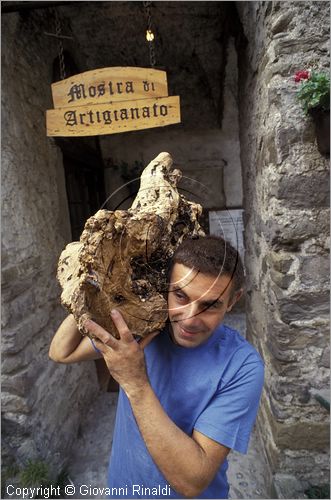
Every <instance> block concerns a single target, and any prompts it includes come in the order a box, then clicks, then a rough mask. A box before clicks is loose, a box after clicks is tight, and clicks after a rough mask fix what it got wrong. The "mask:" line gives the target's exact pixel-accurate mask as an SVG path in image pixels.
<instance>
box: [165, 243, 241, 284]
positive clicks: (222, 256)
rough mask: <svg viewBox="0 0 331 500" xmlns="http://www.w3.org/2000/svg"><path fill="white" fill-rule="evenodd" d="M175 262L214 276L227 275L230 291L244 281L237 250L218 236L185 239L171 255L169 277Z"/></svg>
mask: <svg viewBox="0 0 331 500" xmlns="http://www.w3.org/2000/svg"><path fill="white" fill-rule="evenodd" d="M176 263H177V264H183V265H184V266H186V267H189V268H191V269H195V270H197V271H199V272H201V273H203V274H209V275H211V276H214V277H217V276H221V275H227V276H229V277H230V278H231V283H232V287H231V288H232V293H235V292H237V291H238V290H240V288H242V286H243V283H244V268H243V264H242V261H241V258H240V255H239V252H238V251H237V250H236V249H235V248H234V247H233V246H232V245H231V244H230V243H229V242H228V241H225V240H224V239H223V238H221V237H219V236H202V237H199V238H195V239H193V238H187V239H185V240H184V241H183V242H182V243H181V244H180V245H179V247H178V248H177V250H176V251H175V253H174V255H173V257H172V260H171V268H170V273H169V277H170V274H171V270H172V268H173V266H174V264H176Z"/></svg>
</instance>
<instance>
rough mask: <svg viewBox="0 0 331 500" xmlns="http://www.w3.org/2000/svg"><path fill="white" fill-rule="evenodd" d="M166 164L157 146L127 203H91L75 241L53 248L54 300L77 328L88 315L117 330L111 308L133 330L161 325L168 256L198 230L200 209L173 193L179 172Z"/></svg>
mask: <svg viewBox="0 0 331 500" xmlns="http://www.w3.org/2000/svg"><path fill="white" fill-rule="evenodd" d="M172 163H173V162H172V158H171V156H170V155H169V154H168V153H160V154H159V155H158V156H157V158H155V160H153V161H152V162H151V163H150V164H149V165H148V166H147V167H146V168H145V170H144V171H143V173H142V175H141V182H140V189H139V192H138V194H137V196H136V198H135V200H134V202H133V204H132V206H131V208H130V209H128V210H116V211H109V210H99V211H98V212H97V213H96V214H95V215H94V216H92V217H90V218H89V219H88V220H87V222H86V224H85V228H84V231H83V233H82V235H81V237H80V241H79V242H73V243H70V244H69V245H67V247H66V248H65V250H64V251H63V252H62V253H61V256H60V260H59V265H58V273H57V276H58V280H59V282H60V284H61V287H62V289H63V291H62V295H61V301H62V304H63V305H64V306H65V307H66V308H67V309H68V311H70V312H71V313H72V314H73V315H74V317H75V319H76V321H77V324H78V327H79V329H80V331H81V332H82V333H83V334H84V329H83V326H82V325H83V322H84V321H85V319H86V318H87V317H90V318H93V319H94V320H95V321H96V322H97V323H98V324H100V325H101V326H103V327H104V328H105V329H106V330H107V331H108V332H110V333H111V334H112V335H114V336H115V337H118V332H117V330H116V328H115V326H114V324H113V322H112V320H111V317H110V311H111V310H112V309H113V308H116V309H118V310H119V311H120V312H121V313H122V315H123V316H124V319H125V321H126V322H127V324H128V326H129V328H130V330H131V331H132V332H133V333H134V334H135V335H139V336H141V337H144V336H146V335H148V334H149V333H151V332H153V331H156V330H160V329H162V328H163V327H164V325H165V322H166V319H167V301H166V291H167V267H168V265H169V261H170V258H171V257H172V255H173V253H174V250H175V249H176V247H177V246H178V245H179V243H181V241H182V240H183V238H185V237H188V236H191V237H192V236H193V237H194V236H199V235H204V233H203V231H202V229H201V227H200V225H199V223H198V221H197V217H198V216H199V215H200V213H201V210H202V208H201V206H200V205H198V204H196V203H193V202H190V201H187V200H186V199H185V198H184V196H183V195H181V194H179V193H178V191H177V183H178V181H179V180H180V177H181V172H180V171H179V170H172Z"/></svg>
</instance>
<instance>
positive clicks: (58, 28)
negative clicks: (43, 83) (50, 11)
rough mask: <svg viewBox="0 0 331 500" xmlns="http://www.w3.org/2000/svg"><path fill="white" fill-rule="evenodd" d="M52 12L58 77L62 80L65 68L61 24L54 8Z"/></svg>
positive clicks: (64, 75)
mask: <svg viewBox="0 0 331 500" xmlns="http://www.w3.org/2000/svg"><path fill="white" fill-rule="evenodd" d="M54 13H55V34H56V36H57V37H58V47H59V64H60V77H61V80H64V79H65V77H66V68H65V64H64V54H63V42H62V39H61V32H62V26H61V20H60V17H59V14H58V12H57V10H56V9H54Z"/></svg>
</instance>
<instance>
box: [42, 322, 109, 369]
mask: <svg viewBox="0 0 331 500" xmlns="http://www.w3.org/2000/svg"><path fill="white" fill-rule="evenodd" d="M49 357H50V358H51V359H52V360H53V361H56V362H57V363H77V362H79V361H86V360H89V359H98V358H101V354H97V353H96V352H95V350H94V349H93V347H92V344H91V342H90V339H89V338H88V337H82V335H81V333H80V331H79V330H78V328H77V323H76V321H75V318H74V317H73V315H72V314H70V315H69V316H68V317H67V318H66V319H65V320H64V321H63V322H62V324H61V325H60V327H59V329H58V330H57V332H56V333H55V335H54V338H53V340H52V343H51V345H50V348H49Z"/></svg>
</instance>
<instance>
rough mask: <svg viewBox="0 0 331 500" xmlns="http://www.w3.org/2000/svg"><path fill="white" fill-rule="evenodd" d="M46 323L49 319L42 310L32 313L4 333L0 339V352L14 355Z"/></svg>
mask: <svg viewBox="0 0 331 500" xmlns="http://www.w3.org/2000/svg"><path fill="white" fill-rule="evenodd" d="M48 321H49V317H48V316H47V315H45V312H44V311H43V310H40V311H34V313H33V314H31V315H30V316H28V317H27V318H26V319H25V320H24V321H22V322H21V323H20V324H19V325H17V326H16V328H12V329H10V330H7V331H4V332H3V334H2V338H1V346H2V352H3V353H11V354H15V353H17V352H19V351H21V350H22V349H23V348H24V347H25V346H26V344H27V343H28V342H29V341H31V339H32V338H33V337H34V336H35V335H36V334H37V333H39V332H40V331H41V330H42V329H43V328H44V327H45V326H46V324H47V322H48Z"/></svg>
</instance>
